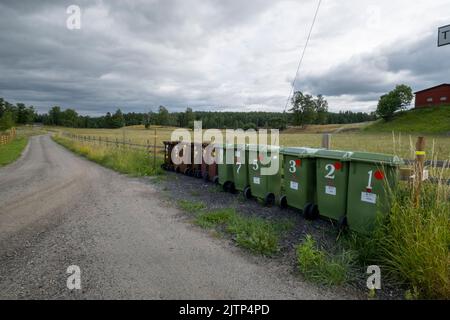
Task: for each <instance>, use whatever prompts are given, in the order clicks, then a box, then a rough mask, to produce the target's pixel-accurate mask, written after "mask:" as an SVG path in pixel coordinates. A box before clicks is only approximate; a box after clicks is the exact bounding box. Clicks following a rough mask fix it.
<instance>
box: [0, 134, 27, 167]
mask: <svg viewBox="0 0 450 320" xmlns="http://www.w3.org/2000/svg"><path fill="white" fill-rule="evenodd" d="M27 142H28V138H27V137H17V138H16V139H14V140H12V141H11V142H10V143H8V144H3V145H0V167H1V166H5V165H7V164H10V163H12V162H14V161H15V160H17V158H19V157H20V155H21V154H22V151H23V149H25V147H26V145H27Z"/></svg>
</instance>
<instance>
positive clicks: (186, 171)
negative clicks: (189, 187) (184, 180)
mask: <svg viewBox="0 0 450 320" xmlns="http://www.w3.org/2000/svg"><path fill="white" fill-rule="evenodd" d="M189 171H191V170H190V169H185V170H184V172H183V173H184V174H185V175H187V176H188V175H189Z"/></svg>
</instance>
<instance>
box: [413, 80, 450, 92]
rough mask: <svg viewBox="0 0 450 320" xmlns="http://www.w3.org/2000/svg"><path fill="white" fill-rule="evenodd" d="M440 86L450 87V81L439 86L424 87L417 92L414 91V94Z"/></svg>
mask: <svg viewBox="0 0 450 320" xmlns="http://www.w3.org/2000/svg"><path fill="white" fill-rule="evenodd" d="M439 87H450V83H443V84H440V85H438V86H434V87H431V88H428V89H423V90H420V91H416V92H414V94H418V93H421V92H425V91H429V90H433V89H436V88H439Z"/></svg>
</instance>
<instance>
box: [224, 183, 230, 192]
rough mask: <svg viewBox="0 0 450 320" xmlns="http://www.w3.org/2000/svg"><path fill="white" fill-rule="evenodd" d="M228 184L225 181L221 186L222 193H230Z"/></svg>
mask: <svg viewBox="0 0 450 320" xmlns="http://www.w3.org/2000/svg"><path fill="white" fill-rule="evenodd" d="M230 184H231V182H230V181H226V182H225V183H224V184H223V191H225V192H229V191H230Z"/></svg>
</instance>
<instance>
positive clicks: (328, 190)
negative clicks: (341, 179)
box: [325, 186, 336, 196]
mask: <svg viewBox="0 0 450 320" xmlns="http://www.w3.org/2000/svg"><path fill="white" fill-rule="evenodd" d="M325 193H326V194H329V195H331V196H335V195H336V187H332V186H325Z"/></svg>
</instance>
